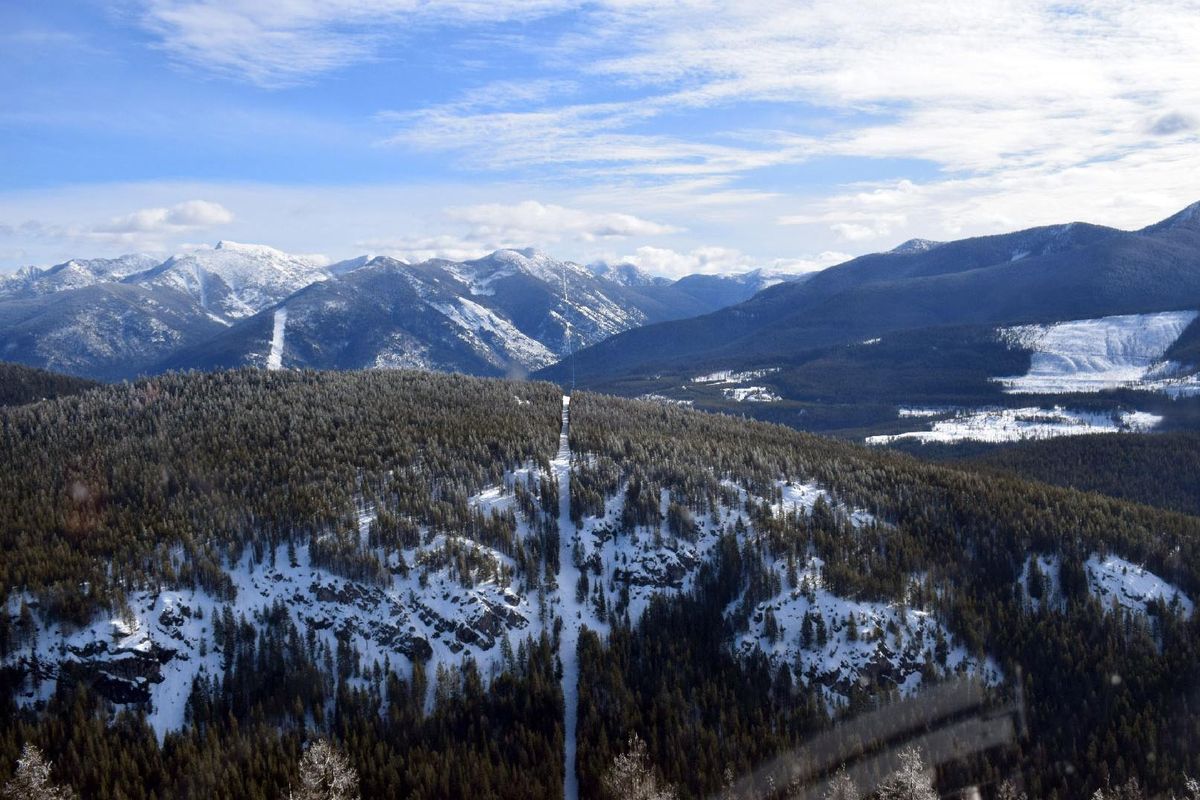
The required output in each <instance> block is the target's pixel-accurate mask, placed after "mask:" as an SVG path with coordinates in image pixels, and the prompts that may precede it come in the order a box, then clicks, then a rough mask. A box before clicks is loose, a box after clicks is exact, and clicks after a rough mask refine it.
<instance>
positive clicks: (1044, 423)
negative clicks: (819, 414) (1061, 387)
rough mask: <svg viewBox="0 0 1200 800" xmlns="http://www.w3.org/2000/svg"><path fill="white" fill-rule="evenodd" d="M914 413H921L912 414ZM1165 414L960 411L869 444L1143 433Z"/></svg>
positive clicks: (874, 438) (871, 438)
mask: <svg viewBox="0 0 1200 800" xmlns="http://www.w3.org/2000/svg"><path fill="white" fill-rule="evenodd" d="M912 416H918V415H916V414H913V415H912ZM1161 422H1162V417H1160V416H1158V415H1156V414H1151V413H1148V412H1145V411H1117V412H1113V413H1111V414H1106V413H1098V412H1089V411H1072V410H1069V409H1066V408H1063V407H1062V406H1055V407H1053V408H1049V409H1046V408H1038V407H1029V408H984V409H976V410H959V411H955V412H954V416H952V417H950V418H949V419H943V420H938V421H937V422H934V423H933V427H932V430H927V431H907V432H905V433H894V434H884V435H880V436H868V437H867V438H866V443H867V444H874V445H886V444H891V443H892V442H895V441H899V440H902V439H912V440H915V441H918V442H921V443H923V444H928V443H931V442H935V443H941V444H954V443H955V442H962V441H978V442H1016V441H1023V440H1026V439H1052V438H1054V437H1056V436H1078V435H1082V434H1093V433H1121V432H1126V433H1143V432H1146V431H1149V430H1153V429H1154V428H1155V427H1157V426H1158V425H1159V423H1161Z"/></svg>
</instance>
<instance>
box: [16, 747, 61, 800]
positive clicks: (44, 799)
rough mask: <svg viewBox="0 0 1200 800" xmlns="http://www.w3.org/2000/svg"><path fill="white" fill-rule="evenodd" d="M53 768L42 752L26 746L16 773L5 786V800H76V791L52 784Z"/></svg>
mask: <svg viewBox="0 0 1200 800" xmlns="http://www.w3.org/2000/svg"><path fill="white" fill-rule="evenodd" d="M52 766H53V765H52V764H51V763H50V762H49V761H47V760H46V757H45V756H44V755H42V751H41V750H39V749H38V748H37V747H35V746H34V745H32V744H26V745H25V747H23V748H22V749H21V757H20V758H18V759H17V771H16V773H15V774H14V775H13V777H12V780H10V781H9V782H8V783H6V784H5V785H4V795H3V797H4V800H75V798H76V794H75V790H74V789H72V788H70V787H69V786H56V785H54V784H53V783H51V782H50V769H51V767H52Z"/></svg>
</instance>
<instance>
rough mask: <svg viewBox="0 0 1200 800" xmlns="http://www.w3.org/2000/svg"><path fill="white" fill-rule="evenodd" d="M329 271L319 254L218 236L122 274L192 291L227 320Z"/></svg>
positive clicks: (257, 308) (145, 282) (191, 294)
mask: <svg viewBox="0 0 1200 800" xmlns="http://www.w3.org/2000/svg"><path fill="white" fill-rule="evenodd" d="M329 277H330V273H329V272H328V271H327V270H326V269H325V267H324V262H323V261H322V260H320V259H316V258H313V257H311V256H300V255H292V254H290V253H284V252H283V251H281V250H276V249H275V248H273V247H267V246H265V245H257V244H238V243H237V242H227V241H223V242H218V243H217V245H216V247H214V248H212V249H211V250H204V249H201V250H193V251H192V252H190V253H181V254H179V255H175V256H172V257H171V258H169V259H167V260H166V261H165V262H163V263H162V264H161V265H160V266H158V267H155V268H154V269H151V270H148V271H146V272H143V273H140V274H137V275H133V276H130V277H127V278H126V279H125V280H126V281H128V282H132V283H136V284H138V285H139V286H146V287H150V288H153V287H166V288H170V289H174V290H175V291H178V292H181V293H183V294H186V295H188V296H189V297H192V298H193V299H194V300H195V301H196V302H197V303H198V304H199V305H200V307H201V308H202V309H204V310H205V311H206V312H208V313H211V314H213V315H215V316H217V317H219V318H221V319H222V320H225V321H230V320H235V319H241V318H242V317H248V316H250V315H251V314H254V313H256V312H258V311H261V310H262V309H264V308H266V307H267V306H269V305H274V304H275V303H278V302H279V301H280V300H282V299H283V298H285V297H287V296H288V295H290V294H292V293H294V292H296V291H299V290H300V289H303V288H304V287H305V286H309V285H311V284H313V283H316V282H318V281H323V280H327V279H328V278H329Z"/></svg>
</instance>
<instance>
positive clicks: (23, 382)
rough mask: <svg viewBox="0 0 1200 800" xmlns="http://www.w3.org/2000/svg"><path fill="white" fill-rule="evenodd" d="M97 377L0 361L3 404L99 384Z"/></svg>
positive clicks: (7, 404) (74, 390)
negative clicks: (61, 372) (63, 373)
mask: <svg viewBox="0 0 1200 800" xmlns="http://www.w3.org/2000/svg"><path fill="white" fill-rule="evenodd" d="M98 385H99V384H97V383H96V382H95V381H89V380H87V379H86V378H76V377H74V376H73V375H60V374H58V373H57V372H49V371H47V370H44V369H35V368H33V367H26V366H23V365H21V364H9V363H7V362H3V361H0V406H18V405H21V404H22V403H32V402H33V401H35V400H44V399H50V398H54V397H62V396H63V395H68V394H78V393H79V392H83V391H86V390H88V389H91V388H92V387H93V386H98Z"/></svg>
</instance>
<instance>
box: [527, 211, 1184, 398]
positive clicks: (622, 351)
mask: <svg viewBox="0 0 1200 800" xmlns="http://www.w3.org/2000/svg"><path fill="white" fill-rule="evenodd" d="M1197 206H1200V204H1196V205H1193V206H1189V207H1188V209H1185V210H1184V211H1182V212H1180V213H1178V214H1176V215H1174V216H1172V217H1170V218H1168V219H1166V220H1164V221H1163V222H1160V223H1158V224H1156V225H1151V226H1149V227H1147V228H1144V229H1142V230H1139V231H1131V232H1127V231H1120V230H1116V229H1114V228H1106V227H1102V226H1098V225H1089V224H1086V223H1069V224H1066V225H1053V226H1045V227H1040V228H1032V229H1029V230H1024V231H1018V232H1015V233H1009V234H1000V235H995V236H983V237H975V238H971V239H963V240H960V241H954V242H944V243H941V244H937V245H936V246H927V245H929V244H930V243H922V244H921V246H912V243H911V242H910V243H906V244H905V245H901V247H900V248H897V249H896V250H893V251H891V252H887V253H876V254H871V255H865V256H861V257H859V258H855V259H852V260H851V261H848V262H846V263H844V264H840V265H838V266H834V267H830V268H829V269H826V270H824V271H822V272H819V273H816V274H815V275H813V276H812V277H811V278H810V279H808V280H806V281H804V282H802V283H785V284H781V285H778V286H774V287H770V288H767V289H766V290H765V291H762V292H760V293H758V294H756V295H755V296H754V297H753V298H751V299H750V300H747V301H746V302H744V303H740V304H737V305H733V306H729V307H727V308H724V309H721V310H718V311H716V312H713V313H711V314H709V315H706V316H701V317H697V318H694V319H686V320H680V321H675V322H666V323H661V324H658V325H653V326H647V327H644V328H641V329H639V330H636V331H630V332H627V333H624V334H621V335H620V336H617V337H614V338H612V339H610V340H607V341H605V342H603V343H602V344H600V345H598V346H596V347H594V348H590V349H588V350H585V351H583V352H580V353H577V354H576V364H577V367H578V369H579V370H580V371H582V372H584V373H586V374H589V375H592V376H595V378H596V379H597V380H604V379H607V378H610V377H615V376H617V375H620V374H623V373H626V374H627V373H632V372H638V371H654V370H657V369H658V368H659V367H661V366H663V365H666V364H671V363H680V362H683V361H687V360H696V359H703V360H705V361H708V360H712V361H717V360H720V359H721V358H733V359H737V358H742V359H745V358H748V357H752V356H757V357H775V358H786V357H788V356H790V355H792V354H795V353H798V352H801V351H804V350H808V349H812V348H815V347H822V346H830V345H836V344H842V343H851V342H857V341H862V340H865V339H868V338H871V337H876V336H879V335H881V334H884V333H888V332H895V331H902V330H913V329H918V328H926V327H931V326H946V325H981V324H1020V323H1031V322H1049V321H1058V320H1064V319H1082V318H1088V317H1101V316H1106V315H1113V314H1132V313H1144V312H1150V311H1162V310H1176V309H1186V308H1194V307H1198V306H1200V213H1197V212H1196V209H1197ZM561 374H562V368H559V369H558V370H557V371H555V370H548V371H547V373H546V376H547V377H556V376H561Z"/></svg>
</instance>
